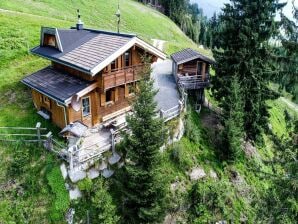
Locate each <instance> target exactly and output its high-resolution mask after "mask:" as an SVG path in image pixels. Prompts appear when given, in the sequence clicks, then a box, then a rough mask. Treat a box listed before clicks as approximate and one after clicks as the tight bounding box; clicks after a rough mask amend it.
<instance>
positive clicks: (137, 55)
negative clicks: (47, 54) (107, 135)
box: [32, 46, 157, 128]
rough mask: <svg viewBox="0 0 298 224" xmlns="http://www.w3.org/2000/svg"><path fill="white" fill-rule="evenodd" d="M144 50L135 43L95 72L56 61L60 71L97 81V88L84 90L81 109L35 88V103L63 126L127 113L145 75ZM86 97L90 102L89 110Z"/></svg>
mask: <svg viewBox="0 0 298 224" xmlns="http://www.w3.org/2000/svg"><path fill="white" fill-rule="evenodd" d="M144 53H145V52H144V50H143V49H141V48H140V47H138V46H133V47H132V48H131V49H129V50H128V51H126V52H125V53H124V54H122V55H121V56H119V57H118V58H117V59H116V60H115V61H113V62H112V63H110V64H109V65H108V66H106V67H105V68H104V69H103V70H102V71H100V72H99V73H98V74H96V75H95V76H90V75H89V74H87V73H84V72H81V71H78V70H76V69H74V68H71V67H68V66H66V65H63V64H59V63H57V62H52V67H53V68H54V69H56V70H59V71H60V72H64V73H67V74H68V75H73V76H75V77H78V78H80V79H83V80H88V81H91V82H93V84H92V86H93V88H90V89H91V91H88V88H86V90H85V91H82V93H83V95H80V96H79V104H80V109H79V110H75V109H74V108H73V106H72V104H71V103H70V104H68V105H67V106H66V105H61V104H59V103H58V102H56V101H55V100H53V99H50V98H49V97H47V96H46V95H43V94H42V93H40V92H38V91H36V90H32V98H33V102H34V105H35V107H36V108H37V110H39V111H40V110H42V111H45V112H46V113H47V114H48V115H49V117H50V119H51V120H52V122H53V123H55V124H56V125H57V126H59V127H60V128H63V127H65V126H66V125H67V124H69V123H73V122H75V121H81V122H82V123H84V124H85V125H87V126H89V127H92V126H94V125H96V124H99V123H101V122H104V121H107V120H109V119H112V118H114V117H116V116H118V115H120V114H122V113H125V112H127V111H129V110H130V104H129V101H130V100H131V99H132V98H133V96H134V90H135V88H136V83H137V81H139V80H140V79H141V76H140V73H141V71H142V69H143V67H144V65H143V63H142V55H144ZM149 56H152V61H155V60H156V59H157V58H156V57H155V56H153V55H149ZM94 85H96V86H95V88H94ZM83 101H84V102H85V103H86V104H87V105H88V104H89V106H88V108H87V109H86V110H85V111H84V109H83V108H84V106H83Z"/></svg>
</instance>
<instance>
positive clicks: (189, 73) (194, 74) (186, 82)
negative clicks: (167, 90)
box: [171, 48, 215, 90]
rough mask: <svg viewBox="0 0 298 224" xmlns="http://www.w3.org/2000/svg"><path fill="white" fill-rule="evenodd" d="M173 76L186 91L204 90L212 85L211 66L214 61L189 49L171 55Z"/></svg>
mask: <svg viewBox="0 0 298 224" xmlns="http://www.w3.org/2000/svg"><path fill="white" fill-rule="evenodd" d="M171 57H172V59H173V74H174V76H175V79H176V82H177V84H178V85H179V86H180V87H181V88H183V89H184V90H198V89H204V88H205V87H207V86H209V84H210V79H209V77H210V75H209V73H210V65H212V64H214V62H215V61H214V60H213V59H211V58H209V57H206V56H204V55H202V54H200V53H199V52H197V51H195V50H193V49H190V48H187V49H184V50H182V51H179V52H176V53H174V54H172V55H171Z"/></svg>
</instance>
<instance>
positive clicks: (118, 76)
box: [102, 64, 144, 90]
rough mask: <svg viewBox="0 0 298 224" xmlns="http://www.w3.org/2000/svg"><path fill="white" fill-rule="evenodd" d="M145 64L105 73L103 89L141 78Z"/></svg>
mask: <svg viewBox="0 0 298 224" xmlns="http://www.w3.org/2000/svg"><path fill="white" fill-rule="evenodd" d="M143 68H144V65H143V64H141V65H134V66H129V67H125V68H123V69H117V70H112V71H110V72H106V73H104V74H103V76H102V77H103V89H104V90H107V89H110V88H113V87H116V86H120V85H123V84H125V83H130V82H133V81H136V80H139V79H141V76H140V72H141V71H142V70H143Z"/></svg>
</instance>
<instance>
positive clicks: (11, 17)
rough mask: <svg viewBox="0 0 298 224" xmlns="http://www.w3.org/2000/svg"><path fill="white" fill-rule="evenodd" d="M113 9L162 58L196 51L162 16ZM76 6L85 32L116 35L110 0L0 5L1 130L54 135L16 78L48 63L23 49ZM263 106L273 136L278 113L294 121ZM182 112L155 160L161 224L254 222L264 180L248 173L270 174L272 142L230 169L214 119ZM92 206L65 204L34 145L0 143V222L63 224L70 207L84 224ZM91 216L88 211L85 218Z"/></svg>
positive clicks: (129, 6)
mask: <svg viewBox="0 0 298 224" xmlns="http://www.w3.org/2000/svg"><path fill="white" fill-rule="evenodd" d="M120 4H121V15H122V22H121V30H122V31H123V32H129V33H136V34H138V35H139V36H140V37H141V38H143V39H145V40H147V41H151V39H152V38H155V39H161V40H165V41H167V42H166V46H165V47H166V48H165V51H166V53H168V54H170V53H172V52H174V51H176V50H178V49H181V48H185V47H193V48H197V46H196V45H195V44H194V43H193V42H192V41H191V40H190V39H189V38H187V37H186V36H185V35H184V34H183V33H182V32H181V30H180V29H179V28H178V27H177V26H176V25H175V24H174V23H173V22H172V21H170V20H169V19H168V18H167V17H165V16H164V15H162V14H160V13H158V12H156V11H154V10H152V9H150V8H148V7H146V6H144V5H142V4H140V3H137V2H136V1H131V0H120ZM77 8H79V9H80V11H81V15H82V20H83V21H84V22H85V27H92V28H98V29H106V30H114V31H115V30H116V17H115V16H114V13H115V12H116V9H117V0H108V1H107V0H84V1H83V0H63V1H62V0H13V1H12V0H1V1H0V126H32V127H33V126H34V125H35V124H36V122H37V121H41V122H42V126H43V127H44V126H46V127H48V128H49V129H50V130H51V131H53V132H55V130H56V129H55V127H53V126H52V125H51V124H50V123H48V122H46V121H44V120H42V119H41V118H40V117H39V116H38V115H37V114H36V111H35V110H34V106H33V104H32V100H31V96H30V92H29V91H28V89H27V88H25V87H24V85H22V84H21V83H20V80H21V79H22V78H23V77H24V76H25V75H27V74H30V73H32V72H34V71H36V70H38V69H40V68H42V67H44V66H46V65H47V64H48V61H46V60H44V59H41V58H38V57H35V56H33V55H31V54H30V53H29V49H30V48H32V47H34V46H36V45H38V43H39V35H40V27H41V26H53V27H70V26H73V25H74V24H75V23H76V9H77ZM212 103H214V105H215V104H216V102H213V101H212ZM268 105H269V106H271V109H270V116H271V117H270V123H271V126H272V130H273V133H275V134H276V135H277V136H279V137H280V136H284V135H287V128H286V126H285V123H286V121H285V118H284V110H285V109H287V110H288V111H289V113H290V114H291V115H292V116H293V117H295V116H296V117H297V116H298V114H297V111H296V112H295V110H293V109H291V108H289V107H288V106H287V104H286V103H285V102H284V101H283V100H281V99H278V100H271V101H268ZM188 111H189V114H188V115H187V116H186V117H187V118H186V135H185V136H184V137H183V138H182V140H181V141H180V142H178V143H176V144H174V145H172V146H171V147H169V148H168V149H167V150H166V151H165V152H164V153H163V154H162V158H161V159H162V162H161V167H160V169H161V172H162V173H163V174H165V176H166V179H167V183H168V184H167V186H165V187H166V188H168V189H171V192H170V193H169V195H168V196H169V202H168V206H169V210H168V211H167V213H168V214H172V216H170V215H168V216H167V218H168V221H169V220H171V219H172V218H175V219H176V220H177V222H179V221H180V223H208V222H209V223H215V221H219V220H224V219H227V218H231V216H233V219H234V220H239V219H240V218H241V219H243V220H246V221H247V223H253V220H255V219H256V218H257V217H258V210H259V209H261V207H262V206H261V204H258V203H259V201H261V200H262V197H263V196H264V195H265V193H266V190H267V189H268V188H269V187H270V185H271V181H270V179H269V178H267V176H265V177H264V176H263V177H260V176H259V174H258V173H256V172H254V170H252V168H253V167H256V165H258V167H259V168H260V169H261V170H262V171H264V172H266V173H269V174H272V173H274V172H275V171H274V170H273V169H272V167H271V166H270V164H269V165H268V163H265V162H264V161H270V160H272V158H273V155H274V153H275V152H274V143H273V141H272V140H271V139H270V138H269V137H268V136H266V135H265V134H264V136H263V137H264V141H265V144H264V145H262V146H257V149H256V150H257V152H254V154H255V157H254V159H250V160H241V161H239V162H237V163H236V164H233V165H230V164H226V163H222V162H221V161H220V160H219V158H218V154H219V153H220V152H218V148H219V146H218V145H217V142H216V138H217V137H218V130H217V129H218V126H219V125H218V118H217V116H216V115H215V114H213V113H212V112H210V111H209V110H207V109H204V110H203V111H202V113H201V114H199V115H198V114H197V113H196V112H194V111H193V110H191V109H189V110H188ZM175 122H177V121H173V122H170V124H169V129H170V130H172V128H173V127H175V125H176V124H175ZM195 168H202V169H204V172H205V174H206V177H205V178H203V179H201V180H199V181H197V182H196V181H191V180H190V178H189V172H191V171H192V170H193V169H195ZM214 173H216V175H214ZM235 173H236V174H237V175H236V177H235ZM211 174H213V175H211ZM99 179H100V178H99ZM84 185H85V186H84ZM107 185H108V186H109V182H107ZM86 186H88V182H85V183H82V184H81V188H85V189H86V188H87V187H86ZM97 190H98V189H97ZM100 192H101V193H102V195H100V196H102V198H103V200H104V199H106V197H108V196H109V197H110V196H111V197H112V198H113V202H114V203H115V205H116V206H117V207H121V205H120V204H119V203H118V202H117V192H115V188H113V187H111V188H110V189H109V190H107V189H104V190H103V189H101V190H100ZM86 195H88V194H86ZM86 195H85V196H86ZM89 196H90V195H89ZM102 203H104V202H102ZM91 204H92V203H91V200H90V197H89V199H88V200H87V197H83V199H82V200H80V201H79V202H72V203H71V204H70V202H69V200H68V192H67V191H66V189H65V186H64V181H63V179H62V176H61V174H60V170H59V160H57V158H55V157H54V156H53V155H52V154H50V153H47V152H45V151H44V149H43V148H38V147H36V146H34V145H24V144H8V143H2V142H0V223H1V224H2V223H5V224H6V223H10V224H11V223H55V224H56V223H65V222H64V214H65V211H66V210H67V208H68V207H69V206H71V207H75V208H76V215H75V216H76V217H77V218H78V219H81V220H83V223H86V222H85V221H86V219H85V218H86V211H87V210H88V209H90V208H91V207H92V206H91ZM103 207H104V206H103ZM95 214H96V213H95V212H94V211H93V212H92V211H90V216H91V218H92V217H93V216H94V215H95ZM77 221H78V220H77ZM94 223H95V222H94ZM168 223H170V221H169V222H168ZM235 223H237V221H235ZM263 223H264V222H263Z"/></svg>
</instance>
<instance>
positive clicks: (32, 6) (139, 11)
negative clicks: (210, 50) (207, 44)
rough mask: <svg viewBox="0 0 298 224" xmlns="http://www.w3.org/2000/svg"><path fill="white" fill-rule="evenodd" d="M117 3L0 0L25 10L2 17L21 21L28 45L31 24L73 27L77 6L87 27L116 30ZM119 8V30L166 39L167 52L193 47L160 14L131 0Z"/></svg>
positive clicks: (6, 5) (112, 0)
mask: <svg viewBox="0 0 298 224" xmlns="http://www.w3.org/2000/svg"><path fill="white" fill-rule="evenodd" d="M117 2H118V1H117V0H109V1H105V0H85V1H77V0H75V1H73V0H64V1H60V0H43V1H33V0H14V1H10V0H2V1H1V2H0V8H2V9H7V10H12V11H17V12H22V13H24V14H16V13H9V14H8V13H4V12H1V14H2V16H4V17H10V18H11V19H13V20H14V21H15V22H17V21H21V22H22V25H21V27H22V28H21V27H20V29H22V30H23V32H24V33H25V34H27V35H25V38H26V39H25V41H27V42H29V46H32V45H33V46H34V45H36V44H37V42H36V41H35V42H33V41H32V40H33V39H32V38H33V37H37V36H38V35H39V33H38V32H35V33H33V32H31V30H32V31H34V30H33V28H35V26H34V25H36V26H37V27H39V26H40V25H44V26H49V25H52V26H56V27H69V26H71V25H72V26H73V25H74V24H75V23H76V18H77V15H76V10H77V9H80V12H81V16H82V20H83V22H84V23H85V25H86V27H92V28H95V29H104V30H110V31H116V30H117V25H116V24H117V18H116V16H115V12H116V11H117ZM120 9H121V27H120V30H121V32H127V33H135V34H137V35H139V36H140V37H141V38H143V39H145V40H147V41H151V39H152V38H155V39H161V40H165V41H167V44H166V49H165V50H166V52H167V53H173V52H174V51H176V50H178V49H181V48H185V47H195V48H196V45H195V44H194V43H193V42H192V41H191V40H190V39H189V38H188V37H186V35H185V34H184V33H183V32H182V31H181V30H180V29H179V28H178V27H177V26H176V25H175V24H174V23H173V22H172V21H171V20H170V19H169V18H167V17H166V16H164V15H163V14H161V13H159V12H157V11H155V10H153V9H151V8H149V7H146V6H144V5H143V4H140V3H138V2H136V1H132V0H125V1H124V0H120ZM29 14H31V15H32V16H30V15H29ZM33 15H36V16H33ZM37 16H39V17H37ZM33 24H34V25H33ZM11 25H12V26H13V27H11V28H16V27H15V26H14V24H11ZM28 25H30V29H28ZM32 25H33V27H32ZM28 31H29V32H30V34H29V32H28ZM29 35H30V36H29ZM31 35H32V37H31Z"/></svg>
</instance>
